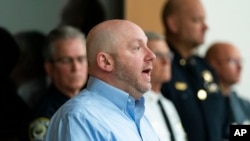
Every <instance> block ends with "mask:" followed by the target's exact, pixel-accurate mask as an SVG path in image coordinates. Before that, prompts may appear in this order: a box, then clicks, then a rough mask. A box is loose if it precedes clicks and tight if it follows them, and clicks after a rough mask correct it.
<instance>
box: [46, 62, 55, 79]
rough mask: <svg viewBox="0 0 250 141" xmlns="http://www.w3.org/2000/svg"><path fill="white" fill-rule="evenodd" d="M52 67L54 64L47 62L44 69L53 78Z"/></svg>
mask: <svg viewBox="0 0 250 141" xmlns="http://www.w3.org/2000/svg"><path fill="white" fill-rule="evenodd" d="M52 67H53V66H52V64H51V63H50V62H45V63H44V69H45V71H46V73H47V75H48V76H52V70H53V68H52Z"/></svg>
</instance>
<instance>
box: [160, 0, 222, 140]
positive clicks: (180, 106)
mask: <svg viewBox="0 0 250 141" xmlns="http://www.w3.org/2000/svg"><path fill="white" fill-rule="evenodd" d="M205 20H206V14H205V10H204V8H203V5H202V3H201V1H200V0H168V2H166V5H165V6H164V8H163V13H162V21H163V25H164V27H165V31H166V37H167V42H168V45H169V47H170V50H171V51H172V52H173V53H174V59H173V62H172V79H171V80H170V81H169V82H165V83H164V84H163V86H162V90H161V91H162V94H163V95H164V96H165V97H167V98H168V99H170V100H171V101H172V102H173V103H174V105H175V107H176V109H177V111H178V113H179V115H180V118H181V121H182V125H183V127H184V129H185V131H186V133H187V137H188V140H189V141H221V140H222V138H223V136H224V131H225V130H224V125H225V123H226V120H225V119H226V118H225V113H223V111H224V108H223V106H224V105H223V100H224V99H223V96H222V95H221V93H220V91H219V89H218V88H219V86H218V81H217V79H216V77H215V73H214V72H213V70H212V69H211V67H210V66H209V65H208V64H207V62H206V61H205V60H204V59H203V58H201V57H200V56H198V55H196V54H194V52H195V50H196V49H197V48H198V47H199V46H200V45H201V44H203V43H204V38H205V33H206V30H207V28H208V27H207V25H206V21H205Z"/></svg>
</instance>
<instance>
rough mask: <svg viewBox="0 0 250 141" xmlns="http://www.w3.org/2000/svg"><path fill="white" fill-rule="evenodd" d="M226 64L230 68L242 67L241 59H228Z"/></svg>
mask: <svg viewBox="0 0 250 141" xmlns="http://www.w3.org/2000/svg"><path fill="white" fill-rule="evenodd" d="M227 63H228V64H229V65H230V66H236V65H242V59H236V58H229V59H228V60H227Z"/></svg>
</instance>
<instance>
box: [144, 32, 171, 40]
mask: <svg viewBox="0 0 250 141" xmlns="http://www.w3.org/2000/svg"><path fill="white" fill-rule="evenodd" d="M145 35H146V36H147V37H148V40H163V41H165V40H166V38H165V36H163V35H162V34H159V33H156V32H152V31H145Z"/></svg>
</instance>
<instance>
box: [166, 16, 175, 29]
mask: <svg viewBox="0 0 250 141" xmlns="http://www.w3.org/2000/svg"><path fill="white" fill-rule="evenodd" d="M166 21H167V22H166V24H167V26H168V30H169V31H170V32H172V33H177V32H178V21H177V17H176V16H175V15H172V16H169V17H168V18H167V19H166ZM167 32H168V31H167Z"/></svg>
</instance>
